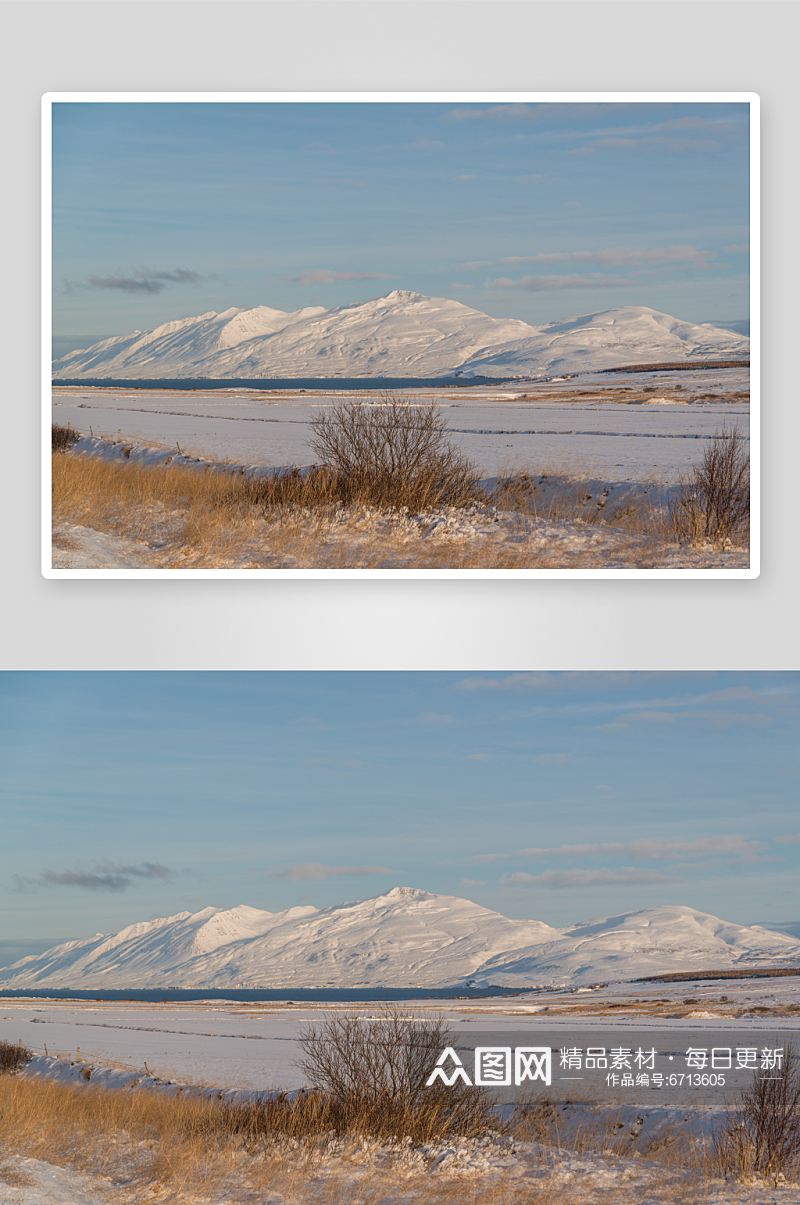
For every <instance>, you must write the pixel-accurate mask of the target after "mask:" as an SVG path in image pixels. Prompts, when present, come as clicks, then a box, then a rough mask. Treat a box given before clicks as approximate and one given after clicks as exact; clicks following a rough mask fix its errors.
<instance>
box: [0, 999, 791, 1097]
mask: <svg viewBox="0 0 800 1205" xmlns="http://www.w3.org/2000/svg"><path fill="white" fill-rule="evenodd" d="M165 994H166V995H169V993H165ZM723 996H724V997H725V999H724V1000H723V999H721V997H723ZM687 1001H688V1003H687ZM798 1004H800V977H798V976H794V977H786V978H775V979H738V980H737V979H726V980H713V981H707V980H696V981H695V980H690V981H682V982H679V983H663V982H662V983H648V984H645V983H637V984H621V983H616V984H609V985H607V986H605V987H599V988H597V989H595V990H594V991H593V992H592V993H574V992H559V991H555V990H553V991H546V992H539V993H533V994H526V995H519V996H514V997H513V998H511V997H507V998H498V997H487V998H485V999H481V998H473V999H469V1000H466V999H465V1000H459V1001H454V1000H452V999H442V1000H436V999H426V1000H417V1001H414V1000H411V1001H403V1002H401V1003H399V1004H392V1005H389V1006H387V1005H386V1002H385V1001H383V1000H381V998H380V997H378V998H376V1000H375V1001H374V1002H372V1003H369V1002H367V1003H363V1004H341V1003H339V1004H336V1003H327V1002H320V1003H318V1004H312V1003H307V1002H300V1003H292V1002H291V1001H289V1002H286V1001H283V1002H281V1001H261V1002H257V1003H241V1002H236V1001H231V1000H230V999H227V1000H226V999H225V998H224V997H222V998H219V999H217V1000H210V1001H200V1002H197V1003H191V1004H187V1003H169V1002H166V1001H165V1002H161V1003H144V1002H138V1003H137V1002H135V1001H131V1002H107V1001H106V1002H103V1001H100V1000H98V1001H88V1002H83V1001H75V1000H69V1001H67V1000H52V999H50V1000H48V999H46V998H43V997H36V996H31V997H2V998H0V1040H2V1041H6V1042H12V1043H14V1044H17V1043H18V1042H19V1041H20V1040H22V1043H23V1045H25V1046H27V1047H28V1048H29V1049H31V1050H33V1051H34V1052H35V1053H36V1055H37V1058H36V1059H35V1060H34V1062H33V1063H31V1064H29V1065H28V1069H27V1070H26V1074H29V1075H35V1076H39V1075H41V1076H44V1077H45V1078H46V1077H48V1076H50V1075H57V1076H58V1077H59V1078H61V1079H65V1080H66V1081H69V1082H74V1083H76V1084H79V1085H80V1084H81V1083H84V1082H86V1080H85V1077H83V1078H82V1071H81V1069H82V1068H85V1067H87V1066H88V1067H94V1068H95V1070H93V1071H92V1073H91V1075H92V1082H94V1083H95V1084H106V1086H108V1087H126V1086H130V1084H131V1083H132V1081H133V1080H136V1081H137V1082H145V1081H147V1082H151V1080H152V1078H153V1077H158V1078H159V1079H161V1080H162V1081H171V1082H172V1083H173V1084H185V1085H186V1084H189V1085H191V1084H194V1085H204V1086H207V1087H211V1088H214V1089H224V1090H231V1091H233V1092H245V1093H250V1092H268V1091H271V1090H276V1089H285V1090H294V1089H297V1088H300V1087H302V1086H303V1084H304V1083H305V1080H304V1077H303V1075H302V1073H301V1072H300V1070H299V1069H298V1066H297V1060H298V1058H299V1055H300V1051H299V1048H298V1046H297V1038H298V1036H299V1034H300V1031H301V1030H302V1029H303V1028H304V1027H305V1026H306V1025H307V1024H309V1023H315V1022H319V1021H320V1020H321V1019H322V1017H323V1015H325V1014H331V1013H348V1014H357V1015H359V1016H363V1017H374V1016H375V1015H376V1013H377V1012H379V1011H380V1010H381V1009H382V1008H384V1007H392V1008H398V1009H400V1010H401V1011H402V1012H404V1013H405V1012H410V1013H413V1014H414V1015H416V1016H419V1017H422V1018H424V1017H440V1016H443V1017H445V1018H446V1019H447V1021H448V1022H449V1024H450V1026H451V1027H452V1030H453V1032H454V1033H455V1034H456V1036H457V1039H458V1041H459V1043H464V1044H466V1045H467V1046H470V1045H473V1046H474V1045H476V1044H477V1045H481V1044H483V1040H484V1039H490V1043H489V1044H496V1045H499V1046H506V1045H509V1046H511V1047H514V1046H516V1045H521V1044H523V1043H522V1042H521V1041H520V1038H521V1037H522V1036H524V1037H525V1038H527V1044H530V1045H535V1046H543V1045H550V1046H551V1047H552V1048H553V1049H554V1050H558V1049H560V1048H561V1047H562V1046H563V1047H568V1048H572V1047H579V1048H581V1049H585V1048H586V1047H587V1046H603V1047H606V1048H608V1049H611V1048H612V1047H613V1048H618V1047H621V1046H626V1047H633V1048H634V1049H635V1048H636V1047H637V1046H638V1045H640V1044H644V1045H646V1047H647V1048H648V1049H649V1048H650V1047H651V1046H654V1047H655V1048H657V1049H658V1050H659V1051H667V1052H673V1053H675V1054H677V1055H679V1054H680V1053H681V1052H682V1051H685V1049H688V1048H689V1047H690V1046H701V1047H702V1046H705V1047H706V1048H709V1049H710V1048H711V1046H722V1045H724V1046H730V1047H731V1049H735V1047H736V1046H737V1045H741V1044H747V1045H752V1046H753V1047H756V1048H758V1050H759V1054H760V1051H761V1050H762V1049H764V1048H765V1047H769V1048H774V1047H780V1046H785V1045H786V1044H787V1043H788V1042H789V1041H790V1040H791V1039H792V1037H793V1035H795V1034H796V1033H797V1030H798V1024H799V1022H798V1016H799V1015H800V1014H798V1012H797V1011H793V1010H794V1009H795V1008H796V1006H797V1005H798ZM45 1047H46V1053H45ZM79 1052H80V1053H79ZM464 1061H465V1063H466V1065H468V1066H469V1064H470V1060H468V1059H467V1058H466V1056H465V1060H464ZM683 1061H684V1062H685V1059H684V1060H683ZM555 1062H556V1064H557V1062H558V1060H557V1059H556V1060H555ZM71 1064H72V1065H71ZM675 1065H676V1066H679V1069H680V1070H681V1071H684V1072H685V1071H686V1067H685V1066H683V1065H682V1064H680V1062H679V1063H676V1064H675ZM668 1070H670V1071H671V1070H673V1067H670V1068H668ZM734 1070H735V1069H734ZM565 1075H566V1078H565ZM569 1075H573V1076H577V1075H579V1072H577V1071H576V1072H567V1073H565V1072H563V1071H561V1070H559V1069H558V1067H557V1066H556V1067H555V1068H554V1073H553V1080H554V1083H553V1092H552V1093H551V1095H554V1096H557V1097H558V1098H559V1099H561V1098H565V1097H567V1098H568V1097H570V1096H575V1095H576V1094H577V1096H581V1095H584V1096H585V1095H586V1093H585V1091H584V1087H585V1086H586V1085H588V1081H586V1084H584V1083H583V1081H582V1082H581V1084H580V1085H579V1084H578V1083H577V1082H575V1083H573V1081H572V1080H570V1079H569ZM743 1076H744V1079H747V1078H748V1075H747V1074H745V1073H744V1072H742V1074H740V1075H739V1076H738V1080H737V1081H736V1082H740V1081H743ZM728 1078H729V1080H730V1078H731V1077H730V1076H729V1077H728ZM735 1078H736V1077H735V1076H734V1079H735ZM589 1086H593V1087H596V1085H589ZM727 1086H728V1087H730V1083H729V1084H728V1085H727ZM600 1093H601V1097H602V1098H603V1099H605V1098H608V1100H609V1101H613V1100H614V1099H620V1098H623V1097H626V1096H630V1095H631V1093H630V1092H624V1091H622V1090H621V1089H619V1088H610V1087H609V1086H608V1085H606V1084H605V1083H604V1082H603V1083H601V1084H600ZM676 1093H677V1095H678V1097H680V1096H681V1093H683V1095H684V1096H685V1099H686V1103H687V1104H688V1103H692V1105H694V1104H696V1103H698V1102H701V1103H702V1102H705V1103H706V1104H708V1103H713V1102H714V1100H718V1101H724V1099H727V1095H726V1094H725V1093H724V1092H723V1090H722V1087H721V1086H720V1087H716V1086H711V1087H708V1088H705V1089H702V1090H701V1089H699V1088H696V1087H687V1086H685V1085H679V1086H677V1087H676V1088H675V1090H674V1091H673V1092H672V1094H671V1095H672V1098H673V1099H672V1103H675V1100H674V1097H675V1095H676ZM640 1095H641V1096H642V1098H643V1099H651V1100H655V1099H656V1097H658V1101H660V1102H661V1103H664V1100H665V1099H666V1098H668V1097H670V1092H669V1091H668V1090H665V1088H664V1086H662V1087H661V1088H660V1089H656V1088H655V1087H654V1086H649V1087H648V1088H647V1089H646V1090H645V1089H641V1092H640ZM728 1095H729V1093H728Z"/></svg>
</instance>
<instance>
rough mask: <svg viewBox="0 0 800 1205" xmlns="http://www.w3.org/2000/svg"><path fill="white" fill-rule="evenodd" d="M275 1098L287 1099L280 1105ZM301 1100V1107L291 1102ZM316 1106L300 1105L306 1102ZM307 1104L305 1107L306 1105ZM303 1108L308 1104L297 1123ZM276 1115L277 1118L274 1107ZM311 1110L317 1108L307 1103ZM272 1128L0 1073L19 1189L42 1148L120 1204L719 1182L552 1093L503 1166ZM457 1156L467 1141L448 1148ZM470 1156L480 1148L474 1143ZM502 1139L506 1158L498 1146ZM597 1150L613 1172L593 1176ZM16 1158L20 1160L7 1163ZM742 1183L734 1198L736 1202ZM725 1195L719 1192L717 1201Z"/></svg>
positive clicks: (214, 1104) (527, 1204)
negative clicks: (437, 1160)
mask: <svg viewBox="0 0 800 1205" xmlns="http://www.w3.org/2000/svg"><path fill="white" fill-rule="evenodd" d="M281 1107H284V1106H281V1103H280V1102H277V1104H276V1108H277V1109H280V1108H281ZM285 1107H289V1108H290V1109H291V1106H285ZM304 1108H305V1106H303V1109H304ZM302 1111H303V1110H302V1109H301V1113H302ZM299 1116H300V1114H297V1115H296V1117H295V1120H297V1118H298V1117H299ZM272 1119H273V1120H274V1119H275V1114H274V1113H273V1115H272ZM306 1120H308V1115H307V1113H306ZM286 1130H287V1127H286V1126H285V1125H283V1126H282V1127H281V1128H279V1129H275V1128H273V1129H272V1130H267V1131H265V1130H264V1129H263V1118H262V1122H259V1124H258V1125H257V1126H252V1125H249V1124H248V1122H247V1110H245V1112H244V1113H241V1112H239V1113H238V1114H237V1112H236V1111H235V1110H234V1111H231V1110H230V1109H228V1108H226V1107H225V1106H224V1105H222V1104H221V1103H220V1102H219V1101H217V1100H208V1099H200V1098H199V1097H196V1096H195V1097H192V1096H181V1095H179V1096H177V1097H169V1096H167V1095H163V1094H161V1093H158V1092H149V1091H127V1092H106V1091H103V1090H101V1089H98V1088H94V1087H92V1086H87V1087H83V1088H72V1087H68V1086H65V1085H61V1084H57V1083H52V1082H42V1081H36V1080H30V1079H25V1078H22V1077H21V1076H19V1075H15V1076H9V1075H5V1076H1V1077H0V1151H1V1152H2V1162H0V1180H5V1182H6V1183H9V1184H17V1185H19V1186H21V1185H22V1184H23V1182H24V1180H25V1169H24V1167H23V1168H22V1169H20V1168H19V1167H18V1166H14V1165H13V1164H14V1163H15V1162H16V1159H15V1157H17V1158H19V1157H25V1158H35V1159H40V1160H42V1161H44V1162H46V1163H49V1164H54V1165H57V1166H62V1167H66V1168H71V1169H75V1170H77V1171H81V1172H83V1173H85V1174H88V1175H91V1176H94V1177H98V1178H99V1181H100V1182H103V1183H104V1184H105V1187H106V1189H107V1193H108V1199H109V1200H118V1201H126V1202H132V1201H136V1202H139V1201H144V1200H158V1201H162V1202H183V1203H189V1202H198V1205H199V1203H200V1202H205V1203H209V1202H217V1203H219V1205H222V1203H225V1205H229V1203H230V1205H239V1203H241V1205H245V1203H253V1205H255V1203H256V1202H258V1203H259V1205H263V1203H264V1202H268V1201H273V1202H279V1203H280V1205H340V1203H341V1205H589V1203H590V1202H599V1201H602V1202H604V1203H605V1202H608V1203H609V1205H636V1203H637V1202H644V1201H647V1202H655V1201H658V1202H659V1203H661V1202H664V1203H665V1205H667V1203H674V1205H684V1203H685V1205H690V1203H691V1205H700V1203H702V1202H703V1201H705V1200H706V1199H707V1198H708V1197H709V1196H711V1195H713V1194H715V1193H716V1192H717V1191H718V1190H719V1187H720V1185H719V1182H716V1183H714V1182H713V1181H712V1180H710V1179H709V1178H708V1176H709V1174H713V1172H714V1169H713V1168H712V1167H711V1166H710V1164H709V1163H708V1161H707V1160H705V1159H704V1155H703V1151H702V1148H701V1147H700V1146H698V1145H697V1144H696V1143H694V1142H693V1141H692V1140H691V1139H690V1138H689V1137H688V1135H687V1133H686V1132H684V1131H682V1130H681V1129H679V1128H673V1129H665V1130H664V1131H662V1132H661V1133H660V1134H659V1135H658V1137H657V1139H656V1140H655V1141H653V1142H651V1143H650V1145H649V1146H647V1145H646V1144H641V1143H638V1142H637V1136H636V1134H633V1135H632V1132H631V1131H632V1130H633V1131H637V1130H638V1127H637V1126H636V1125H635V1124H634V1125H633V1126H632V1125H631V1123H630V1122H628V1123H627V1124H626V1123H625V1122H624V1121H623V1120H622V1117H621V1115H620V1114H619V1113H615V1112H614V1110H606V1111H603V1112H602V1113H598V1115H597V1117H596V1118H594V1119H593V1120H590V1121H588V1122H587V1123H586V1124H585V1125H584V1126H583V1127H577V1128H576V1127H575V1126H574V1125H571V1124H569V1122H568V1120H567V1119H566V1117H565V1114H564V1113H563V1111H562V1112H559V1110H557V1109H555V1108H554V1107H553V1106H552V1105H550V1106H548V1105H547V1103H546V1102H545V1103H543V1104H540V1105H538V1106H536V1107H535V1108H534V1107H531V1109H529V1110H528V1112H527V1114H526V1115H524V1116H523V1115H522V1114H520V1116H519V1117H518V1118H517V1122H516V1125H515V1134H514V1139H513V1141H515V1142H516V1143H536V1144H538V1145H537V1146H535V1147H531V1148H529V1149H530V1150H531V1151H532V1152H533V1154H532V1158H533V1160H534V1162H533V1164H531V1163H529V1162H525V1161H523V1162H522V1163H520V1160H519V1159H515V1158H514V1156H513V1153H512V1152H513V1151H514V1150H515V1149H516V1148H515V1146H514V1145H513V1143H511V1142H508V1141H507V1140H506V1142H505V1144H501V1145H499V1146H497V1147H496V1148H495V1149H496V1151H497V1153H498V1156H499V1157H498V1158H497V1159H496V1161H495V1162H496V1164H497V1170H493V1171H487V1170H485V1169H481V1168H480V1167H478V1168H477V1170H473V1171H472V1172H471V1173H470V1171H469V1167H468V1161H465V1164H464V1165H463V1167H462V1169H461V1170H460V1171H459V1170H451V1171H449V1172H446V1171H438V1170H436V1168H435V1166H434V1165H433V1163H432V1153H431V1152H430V1151H426V1148H424V1147H423V1148H415V1147H414V1146H413V1145H412V1144H411V1143H410V1142H406V1143H405V1144H403V1143H399V1144H398V1143H395V1144H389V1143H386V1142H383V1143H382V1142H380V1141H377V1140H369V1139H363V1138H358V1137H356V1136H355V1134H353V1135H351V1136H346V1135H345V1136H339V1137H336V1136H335V1134H334V1133H332V1132H331V1133H327V1134H326V1133H324V1132H321V1131H320V1129H319V1127H318V1125H317V1124H316V1122H315V1123H314V1124H313V1125H312V1126H311V1128H310V1130H309V1131H308V1132H305V1131H304V1130H303V1126H302V1125H301V1126H300V1127H299V1132H298V1133H296V1134H289V1133H287V1132H286ZM448 1145H449V1146H450V1149H452V1150H454V1151H456V1152H458V1150H459V1145H458V1141H456V1143H455V1144H453V1143H450V1144H446V1145H445V1146H444V1147H440V1148H439V1150H440V1151H446V1150H447V1149H448ZM464 1149H466V1150H467V1154H469V1150H471V1151H472V1152H473V1153H474V1151H475V1150H476V1147H475V1146H474V1144H473V1146H472V1147H471V1148H464ZM502 1149H505V1151H506V1155H505V1156H502V1155H501V1154H500V1151H501V1150H502ZM598 1156H602V1159H603V1160H605V1164H604V1166H606V1167H608V1168H610V1169H611V1173H610V1174H608V1175H605V1176H603V1175H601V1177H600V1179H599V1180H596V1179H595V1178H594V1176H593V1175H592V1171H593V1168H594V1167H595V1166H596V1160H597V1158H598ZM9 1161H11V1162H9ZM737 1192H738V1190H737V1189H736V1187H735V1186H731V1191H730V1193H726V1199H728V1198H729V1199H730V1200H731V1201H736V1200H737V1199H738V1196H737ZM715 1200H718V1198H716V1197H715Z"/></svg>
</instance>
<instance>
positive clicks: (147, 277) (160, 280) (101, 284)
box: [88, 268, 206, 293]
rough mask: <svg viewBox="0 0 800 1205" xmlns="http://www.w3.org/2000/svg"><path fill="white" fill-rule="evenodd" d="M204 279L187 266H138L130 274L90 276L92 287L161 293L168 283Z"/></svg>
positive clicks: (190, 283)
mask: <svg viewBox="0 0 800 1205" xmlns="http://www.w3.org/2000/svg"><path fill="white" fill-rule="evenodd" d="M205 279H206V277H204V276H200V275H198V273H197V272H190V271H189V269H188V268H175V269H174V271H172V272H154V271H151V269H149V268H140V269H139V271H138V272H132V273H131V274H130V276H90V277H89V282H88V283H89V285H90V286H91V287H92V288H93V289H116V290H117V291H119V292H122V293H161V292H162V291H163V290H164V289H166V288H167V286H168V285H171V284H176V285H199V284H202V283H203V281H204V280H205Z"/></svg>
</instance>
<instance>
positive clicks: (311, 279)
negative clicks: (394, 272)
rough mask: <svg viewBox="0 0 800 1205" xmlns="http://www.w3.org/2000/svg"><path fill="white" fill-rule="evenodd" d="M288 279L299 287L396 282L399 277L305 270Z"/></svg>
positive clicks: (322, 269) (370, 273)
mask: <svg viewBox="0 0 800 1205" xmlns="http://www.w3.org/2000/svg"><path fill="white" fill-rule="evenodd" d="M286 279H287V280H290V281H291V282H292V283H293V284H298V285H330V284H336V283H337V281H340V280H396V279H397V277H395V276H390V275H389V273H388V272H331V271H330V270H329V269H328V268H305V269H304V270H303V271H302V272H298V273H297V274H296V275H294V276H287V277H286Z"/></svg>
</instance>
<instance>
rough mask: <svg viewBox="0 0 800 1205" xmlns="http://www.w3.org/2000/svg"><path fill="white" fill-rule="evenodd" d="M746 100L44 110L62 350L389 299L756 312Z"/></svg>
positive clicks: (496, 310)
mask: <svg viewBox="0 0 800 1205" xmlns="http://www.w3.org/2000/svg"><path fill="white" fill-rule="evenodd" d="M748 122H749V112H748V106H747V105H745V104H718V103H705V104H703V103H672V104H660V103H659V104H655V103H651V104H638V103H628V104H610V103H606V104H496V103H492V102H489V101H487V102H486V103H484V104H481V103H474V104H458V103H452V102H451V103H436V104H427V103H426V104H421V103H357V104H347V103H332V104H319V103H309V104H303V103H297V102H295V103H275V104H273V103H261V104H242V103H229V104H225V103H195V104H192V103H97V104H93V103H63V102H60V103H56V104H54V106H53V236H54V238H53V246H54V250H53V280H54V323H53V325H54V337H55V348H56V350H57V351H58V353H59V354H63V353H64V352H65V351H67V350H69V349H71V348H73V347H76V346H85V345H86V344H87V343H88V342H92V341H97V340H99V339H101V338H105V337H107V336H110V335H115V334H124V333H127V332H129V331H132V330H135V329H140V330H149V329H152V328H153V327H155V326H157V325H158V324H160V323H162V322H165V321H168V320H170V319H174V318H180V317H188V316H190V315H193V314H199V313H205V312H207V311H209V310H217V311H219V310H223V309H225V308H227V307H229V306H247V307H250V306H254V305H268V306H272V307H274V308H276V309H282V310H295V309H298V308H301V307H302V306H305V305H324V306H326V307H327V308H333V307H335V306H338V305H344V304H348V303H351V302H358V301H366V300H368V299H369V298H372V297H378V296H381V295H382V294H384V293H387V292H389V291H390V290H391V289H395V288H399V289H411V290H413V291H415V292H419V293H424V294H427V295H429V296H442V297H450V298H453V299H455V300H458V301H461V302H463V303H464V304H466V305H469V306H472V307H473V308H476V309H479V310H482V311H483V312H485V313H488V314H491V315H493V316H495V317H498V318H501V317H516V318H521V319H523V320H525V321H526V322H530V323H532V324H538V323H543V322H549V321H552V320H555V319H558V318H564V317H568V316H571V315H575V314H584V313H590V312H594V311H599V310H604V309H611V308H616V307H618V306H622V305H648V306H651V307H653V308H654V309H657V310H663V311H665V312H667V313H670V314H673V315H674V316H676V317H678V318H682V319H685V320H688V321H693V322H706V321H711V322H719V323H728V322H732V321H741V320H746V319H748V317H749V277H748V272H749V253H748V241H749V143H748V137H749V125H748Z"/></svg>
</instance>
